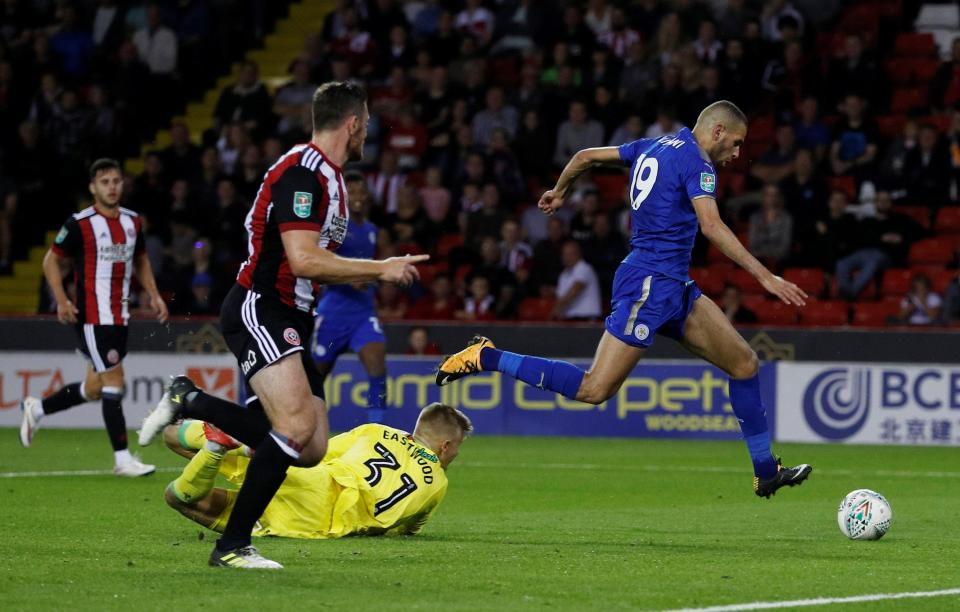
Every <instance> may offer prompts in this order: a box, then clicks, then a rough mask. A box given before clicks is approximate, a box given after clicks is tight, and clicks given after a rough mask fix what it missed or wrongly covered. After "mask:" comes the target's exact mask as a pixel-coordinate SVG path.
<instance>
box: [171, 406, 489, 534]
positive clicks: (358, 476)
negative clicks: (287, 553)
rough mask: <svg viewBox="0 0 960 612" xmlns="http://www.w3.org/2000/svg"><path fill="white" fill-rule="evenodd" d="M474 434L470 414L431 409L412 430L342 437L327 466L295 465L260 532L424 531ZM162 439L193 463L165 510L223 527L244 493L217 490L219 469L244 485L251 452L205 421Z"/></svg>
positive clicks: (333, 442) (373, 430)
mask: <svg viewBox="0 0 960 612" xmlns="http://www.w3.org/2000/svg"><path fill="white" fill-rule="evenodd" d="M472 430H473V426H472V425H471V423H470V419H469V418H467V416H466V415H465V414H463V413H462V412H460V411H459V410H457V409H456V408H452V407H450V406H447V405H444V404H440V403H433V404H430V405H428V406H427V407H425V408H424V409H423V410H422V411H421V412H420V416H419V418H418V419H417V424H416V427H415V428H414V430H413V433H412V434H410V433H407V432H405V431H401V430H399V429H394V428H392V427H387V426H385V425H378V424H373V423H371V424H368V425H361V426H360V427H357V428H355V429H352V430H350V431H348V432H346V433H343V434H340V435H339V436H334V437H333V438H331V439H330V442H329V446H328V448H327V454H326V455H325V456H324V458H323V461H322V462H321V463H320V464H318V465H316V466H314V467H311V468H295V467H294V468H290V470H289V471H288V472H287V478H286V480H284V482H283V485H282V486H281V487H280V490H279V491H278V492H277V495H276V496H275V497H274V498H273V501H271V502H270V505H269V506H267V509H266V511H265V512H264V513H263V516H262V517H261V518H260V521H258V522H257V524H256V526H255V528H254V531H253V535H257V536H265V535H273V536H282V537H289V538H310V539H323V538H340V537H343V536H347V535H380V534H388V535H401V534H414V533H417V532H418V531H420V529H421V528H422V527H423V525H424V523H426V522H427V519H429V518H430V515H431V514H432V513H433V511H434V510H435V509H436V507H437V506H438V505H439V504H440V502H441V501H442V500H443V496H444V494H445V493H446V490H447V476H446V473H445V472H446V468H447V466H448V465H450V462H451V461H453V460H454V458H456V456H457V453H459V451H460V444H461V443H462V442H463V440H464V438H465V437H466V436H467V434H469V433H470V432H471V431H472ZM164 441H165V442H166V444H167V446H168V447H170V449H171V450H173V451H174V452H176V453H178V454H180V455H183V456H186V457H190V463H189V464H188V465H187V467H186V468H184V470H183V473H182V474H181V475H180V477H179V478H177V479H176V480H174V481H173V482H171V483H170V485H169V486H168V487H167V490H166V493H165V495H164V498H165V499H166V501H167V504H168V505H170V506H171V507H172V508H174V509H175V510H177V511H178V512H180V513H181V514H183V515H184V516H186V517H187V518H189V519H191V520H193V521H195V522H197V523H200V524H201V525H203V526H205V527H209V528H210V529H212V530H214V531H222V530H223V527H224V526H225V525H226V524H227V519H229V518H230V512H231V511H232V509H233V504H234V502H235V501H236V497H237V491H235V490H231V489H224V488H214V480H215V479H216V476H217V474H218V473H221V474H223V475H224V476H225V477H226V478H227V480H228V481H230V482H231V483H233V484H236V485H240V484H241V483H242V482H243V478H244V475H245V474H246V468H247V464H248V463H249V454H250V451H249V450H248V449H247V448H246V447H243V446H240V444H239V443H238V442H236V441H235V440H233V438H231V437H230V436H228V435H226V434H225V433H223V432H222V431H220V430H218V429H216V428H215V427H213V426H212V425H209V424H206V423H203V422H201V421H184V422H183V423H181V424H180V425H170V426H168V427H167V428H166V430H164Z"/></svg>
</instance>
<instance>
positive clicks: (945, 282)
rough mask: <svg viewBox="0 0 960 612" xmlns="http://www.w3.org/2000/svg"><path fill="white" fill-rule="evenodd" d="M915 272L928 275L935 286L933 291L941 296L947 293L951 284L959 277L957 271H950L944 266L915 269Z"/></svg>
mask: <svg viewBox="0 0 960 612" xmlns="http://www.w3.org/2000/svg"><path fill="white" fill-rule="evenodd" d="M914 271H915V272H917V273H918V274H919V273H922V274H926V275H927V277H928V278H929V279H930V283H931V284H932V285H933V290H934V291H936V292H937V293H939V294H940V295H941V296H943V294H944V293H945V292H946V291H947V287H948V286H950V282H951V281H952V280H953V279H954V278H956V277H957V271H956V270H948V269H946V268H944V267H942V266H929V267H926V268H914Z"/></svg>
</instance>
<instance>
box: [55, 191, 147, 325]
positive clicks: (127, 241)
mask: <svg viewBox="0 0 960 612" xmlns="http://www.w3.org/2000/svg"><path fill="white" fill-rule="evenodd" d="M50 248H51V250H52V251H53V252H54V253H56V254H57V255H59V256H60V257H71V258H73V260H74V262H75V264H74V270H75V272H76V276H77V304H76V306H77V310H79V311H80V315H79V317H78V318H77V320H78V322H80V323H90V324H93V325H126V324H127V321H128V320H129V319H130V310H129V307H128V306H129V301H130V278H131V276H132V275H133V269H134V261H133V259H134V257H135V256H137V255H139V254H141V253H142V252H143V250H144V246H143V236H142V234H141V231H140V217H139V216H138V215H137V213H135V212H133V211H132V210H127V209H126V208H122V207H121V208H120V214H119V215H118V216H117V217H115V218H111V217H107V216H104V215H103V214H101V213H100V212H99V211H97V209H96V208H94V207H93V206H91V207H89V208H85V209H83V210H82V211H80V212H78V213H76V214H75V215H73V216H71V217H70V218H69V219H68V220H67V222H66V223H64V224H63V227H62V228H61V229H60V233H59V234H57V238H56V240H55V241H54V244H53V246H52V247H50Z"/></svg>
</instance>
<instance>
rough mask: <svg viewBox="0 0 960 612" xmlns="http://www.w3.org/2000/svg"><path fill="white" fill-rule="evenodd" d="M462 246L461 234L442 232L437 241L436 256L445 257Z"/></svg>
mask: <svg viewBox="0 0 960 612" xmlns="http://www.w3.org/2000/svg"><path fill="white" fill-rule="evenodd" d="M462 246H463V234H444V235H443V236H440V240H438V241H437V257H439V258H440V259H446V258H447V257H450V253H452V252H453V251H454V250H455V249H458V248H460V247H462Z"/></svg>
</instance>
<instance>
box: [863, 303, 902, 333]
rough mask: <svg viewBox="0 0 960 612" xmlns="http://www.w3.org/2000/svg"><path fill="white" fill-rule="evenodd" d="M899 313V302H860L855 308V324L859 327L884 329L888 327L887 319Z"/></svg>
mask: <svg viewBox="0 0 960 612" xmlns="http://www.w3.org/2000/svg"><path fill="white" fill-rule="evenodd" d="M899 312H900V303H899V301H897V302H894V301H892V300H883V301H880V302H860V303H858V304H856V305H855V306H854V310H853V324H854V325H856V326H858V327H883V326H885V325H887V319H889V318H890V317H895V316H896V315H897V314H898V313H899Z"/></svg>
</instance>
